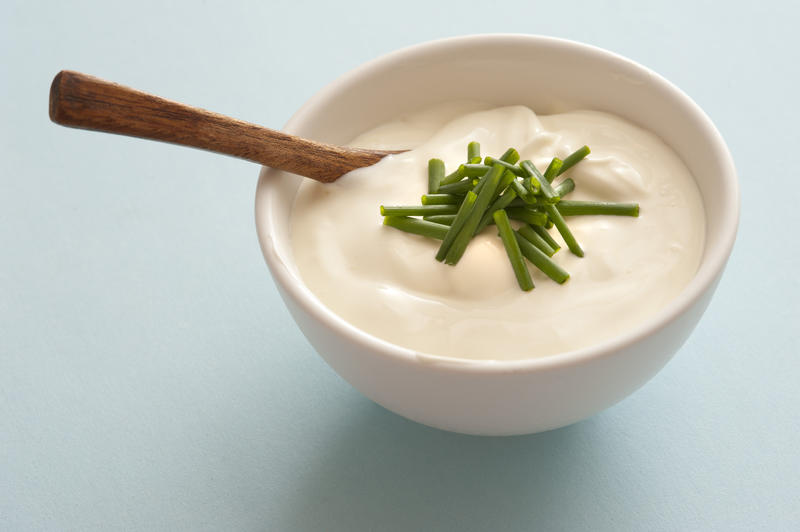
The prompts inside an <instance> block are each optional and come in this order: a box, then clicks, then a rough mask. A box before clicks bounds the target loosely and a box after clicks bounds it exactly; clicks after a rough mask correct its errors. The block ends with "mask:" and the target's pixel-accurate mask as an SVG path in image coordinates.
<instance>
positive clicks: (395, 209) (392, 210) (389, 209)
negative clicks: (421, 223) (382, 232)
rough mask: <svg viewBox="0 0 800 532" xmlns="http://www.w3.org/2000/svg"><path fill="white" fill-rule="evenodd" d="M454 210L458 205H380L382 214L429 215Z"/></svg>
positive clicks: (447, 212) (456, 209)
mask: <svg viewBox="0 0 800 532" xmlns="http://www.w3.org/2000/svg"><path fill="white" fill-rule="evenodd" d="M456 212H458V205H381V215H383V216H429V215H432V214H455V213H456Z"/></svg>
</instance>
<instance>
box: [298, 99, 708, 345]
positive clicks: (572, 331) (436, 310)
mask: <svg viewBox="0 0 800 532" xmlns="http://www.w3.org/2000/svg"><path fill="white" fill-rule="evenodd" d="M472 140H476V141H478V142H480V143H481V154H482V155H492V156H495V157H499V156H500V155H501V154H502V153H503V152H504V151H505V150H506V148H508V147H510V146H513V147H516V148H517V149H518V150H519V152H520V155H521V156H522V158H523V159H531V160H532V161H533V162H534V164H536V165H537V167H538V168H539V169H540V170H544V169H545V168H546V166H547V164H548V163H549V161H550V159H551V158H552V157H554V156H558V157H561V158H564V157H565V156H567V155H568V154H570V153H571V152H572V151H574V150H575V149H577V148H579V147H580V146H582V145H584V144H586V145H588V146H589V147H590V148H591V150H592V153H591V155H589V157H588V158H586V159H585V160H584V161H582V162H581V163H579V164H578V165H577V166H575V167H574V168H573V169H571V170H569V171H568V172H566V173H565V174H564V175H563V176H562V177H561V178H559V179H558V180H557V181H556V182H559V181H560V180H562V179H564V178H566V177H572V178H573V180H574V181H575V184H576V186H575V191H574V192H572V193H571V194H569V195H568V196H567V198H568V199H580V200H601V201H615V202H616V201H619V202H638V203H639V205H640V216H639V217H638V218H629V217H618V216H572V217H568V218H567V219H566V220H567V223H568V224H569V226H570V228H571V229H572V232H573V233H574V235H575V236H576V238H577V240H578V242H579V243H580V244H581V246H582V247H583V250H584V251H585V254H586V256H585V257H584V258H579V257H576V256H575V255H573V254H571V253H570V252H569V250H568V249H567V248H566V245H565V244H564V243H563V240H562V239H561V237H560V235H559V234H558V232H557V231H556V230H555V229H552V230H551V231H550V233H551V234H552V235H553V237H554V238H555V239H556V240H557V241H558V242H559V244H561V245H562V249H561V250H560V251H559V252H558V253H556V255H555V256H554V257H553V260H555V261H556V262H557V263H559V264H560V265H561V266H562V267H564V268H565V269H566V270H567V271H568V272H569V273H570V275H571V277H570V279H569V280H568V281H567V282H566V283H565V284H563V285H559V284H557V283H555V282H553V281H552V280H550V279H549V278H547V277H546V276H545V275H544V274H542V273H541V272H540V271H539V270H537V269H536V268H535V267H534V266H533V265H531V264H528V266H529V270H530V272H531V275H532V278H533V280H534V283H535V284H536V288H535V289H534V290H532V291H531V292H523V291H522V290H520V288H519V286H518V284H517V281H516V278H515V277H514V273H513V271H512V269H511V266H510V264H509V262H508V258H507V256H506V253H505V250H504V248H503V244H502V242H501V240H500V239H499V238H498V237H497V230H496V228H495V227H494V226H489V227H488V228H487V229H485V230H484V232H483V233H481V234H480V235H478V236H477V237H476V238H475V239H474V240H473V241H472V242H471V243H470V245H469V247H468V248H467V251H466V253H465V254H464V257H463V258H462V259H461V261H460V262H459V263H458V264H457V265H456V266H447V265H444V264H442V263H440V262H437V261H436V260H435V259H434V255H435V254H436V251H437V249H438V247H439V244H440V242H439V241H437V240H432V239H427V238H424V237H421V236H417V235H412V234H408V233H404V232H402V231H398V230H397V229H394V228H391V227H386V226H384V225H382V217H381V216H380V213H379V205H381V204H385V205H418V204H419V202H420V195H422V194H423V193H425V191H426V189H427V179H428V178H427V161H428V159H430V158H432V157H438V158H441V159H443V160H444V162H445V164H446V168H447V172H451V171H453V170H455V169H456V168H457V166H458V164H460V163H463V162H464V159H465V158H466V145H467V143H468V142H469V141H472ZM351 145H353V146H360V147H365V148H377V149H381V148H385V149H400V148H413V149H412V150H411V151H409V152H406V153H402V154H399V155H393V156H389V157H387V158H385V159H384V160H382V161H381V162H379V163H378V164H376V165H374V166H371V167H369V168H363V169H359V170H356V171H354V172H351V173H350V174H348V175H346V176H344V177H342V178H341V179H339V180H338V181H337V182H336V183H334V184H320V183H317V182H314V181H312V180H305V181H304V182H303V184H302V186H301V187H300V190H299V192H298V196H297V199H296V202H295V205H294V209H293V212H292V245H293V251H294V255H295V260H296V263H297V266H298V268H299V271H300V274H301V276H302V278H303V280H304V281H305V283H306V284H307V285H308V287H309V288H310V289H311V291H312V292H314V294H316V296H317V297H318V298H319V299H320V300H321V301H322V302H323V303H324V304H325V305H326V306H328V307H329V308H330V309H331V310H332V311H333V312H335V313H336V314H338V315H339V316H341V317H342V318H344V319H345V320H347V321H348V322H350V323H352V324H353V325H355V326H356V327H358V328H359V329H362V330H364V331H366V332H367V333H369V334H372V335H374V336H376V337H378V338H382V339H384V340H387V341H389V342H392V343H394V344H397V345H400V346H404V347H407V348H410V349H413V350H416V351H418V352H421V353H426V354H431V355H441V356H447V357H457V358H471V359H524V358H534V357H542V356H547V355H552V354H555V353H561V352H566V351H571V350H574V349H579V348H582V347H587V346H590V345H592V344H595V343H597V342H599V341H602V340H606V339H609V338H612V337H614V336H617V335H619V334H620V333H623V332H624V331H627V330H630V329H631V328H633V327H635V326H637V325H638V324H640V323H642V322H643V321H644V320H646V319H647V318H648V317H650V316H652V315H653V314H655V313H656V312H657V311H659V310H660V309H661V308H663V307H664V306H665V305H666V304H667V303H668V302H669V301H670V300H671V299H672V298H674V297H675V296H676V295H677V294H678V293H679V292H680V291H681V290H682V289H683V287H684V286H685V285H686V284H687V283H688V281H689V280H690V279H691V278H692V276H693V275H694V273H695V271H696V270H697V267H698V265H699V262H700V256H701V253H702V251H703V240H704V233H705V217H704V212H703V207H702V203H701V199H700V193H699V191H698V189H697V186H696V185H695V182H694V180H693V179H692V176H691V174H690V173H689V170H688V169H687V168H686V166H685V165H684V164H683V162H682V161H681V160H680V158H679V157H678V156H677V155H676V154H675V152H673V151H672V149H670V147H669V146H667V145H666V144H664V142H663V141H661V140H660V139H659V138H658V137H656V136H655V135H653V134H652V133H649V132H648V131H645V130H643V129H641V128H639V127H637V126H635V125H633V124H631V123H629V122H627V121H625V120H622V119H620V118H618V117H615V116H612V115H609V114H605V113H599V112H593V111H576V112H569V113H563V114H556V115H549V116H537V115H535V114H534V112H533V111H531V110H530V109H528V108H527V107H522V106H513V107H503V108H498V109H487V108H486V106H482V105H479V104H475V103H451V104H448V105H445V106H440V107H436V108H433V109H428V110H425V111H424V112H420V113H417V114H414V115H411V116H406V117H403V118H401V119H398V120H396V121H394V122H391V123H388V124H385V125H382V126H380V127H378V128H375V129H373V130H371V131H368V132H366V133H364V134H363V135H361V136H359V137H358V138H356V139H354V140H353V142H352V143H351Z"/></svg>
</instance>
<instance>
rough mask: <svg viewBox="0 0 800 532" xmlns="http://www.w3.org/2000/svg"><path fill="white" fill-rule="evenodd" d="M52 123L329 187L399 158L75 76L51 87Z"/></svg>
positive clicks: (66, 74)
mask: <svg viewBox="0 0 800 532" xmlns="http://www.w3.org/2000/svg"><path fill="white" fill-rule="evenodd" d="M50 119H51V120H52V121H53V122H55V123H57V124H61V125H62V126H68V127H76V128H81V129H91V130H94V131H104V132H106V133H117V134H120V135H128V136H132V137H141V138H145V139H151V140H160V141H163V142H171V143H173V144H180V145H183V146H191V147H194V148H201V149H204V150H209V151H213V152H217V153H223V154H225V155H232V156H234V157H239V158H242V159H247V160H249V161H253V162H256V163H260V164H263V165H265V166H270V167H272V168H277V169H279V170H286V171H287V172H292V173H294V174H298V175H302V176H305V177H310V178H311V179H316V180H317V181H322V182H323V183H330V182H332V181H335V180H336V179H338V178H339V177H341V176H342V175H343V174H346V173H347V172H349V171H351V170H354V169H356V168H361V167H364V166H370V165H372V164H375V163H376V162H378V161H380V160H381V159H382V158H383V157H385V156H386V155H389V154H390V153H399V152H398V151H378V150H364V149H359V148H346V147H343V146H334V145H332V144H324V143H321V142H315V141H313V140H308V139H303V138H300V137H296V136H294V135H289V134H286V133H282V132H280V131H276V130H274V129H269V128H265V127H261V126H257V125H255V124H250V123H248V122H243V121H241V120H236V119H235V118H230V117H227V116H224V115H221V114H217V113H212V112H210V111H206V110H204V109H199V108H197V107H191V106H188V105H184V104H181V103H178V102H173V101H171V100H166V99H164V98H159V97H158V96H154V95H152V94H147V93H145V92H141V91H137V90H135V89H131V88H129V87H124V86H122V85H118V84H116V83H112V82H110V81H105V80H102V79H99V78H95V77H93V76H88V75H86V74H81V73H80V72H72V71H69V70H62V71H61V72H59V73H58V74H57V75H56V77H55V78H54V79H53V84H52V85H51V86H50Z"/></svg>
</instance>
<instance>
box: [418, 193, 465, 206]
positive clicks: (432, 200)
mask: <svg viewBox="0 0 800 532" xmlns="http://www.w3.org/2000/svg"><path fill="white" fill-rule="evenodd" d="M421 201H422V204H423V205H458V204H460V203H461V198H460V197H458V196H455V195H453V194H423V195H422V198H421Z"/></svg>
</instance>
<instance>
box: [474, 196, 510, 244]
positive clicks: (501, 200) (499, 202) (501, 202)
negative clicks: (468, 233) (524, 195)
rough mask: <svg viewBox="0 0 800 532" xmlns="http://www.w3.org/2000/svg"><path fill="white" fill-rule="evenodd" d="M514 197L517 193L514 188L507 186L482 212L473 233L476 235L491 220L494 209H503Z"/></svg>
mask: <svg viewBox="0 0 800 532" xmlns="http://www.w3.org/2000/svg"><path fill="white" fill-rule="evenodd" d="M516 197H517V193H516V192H515V191H514V189H511V188H509V189H507V190H506V191H505V192H503V193H502V194H501V195H500V197H498V198H497V199H496V200H494V202H493V203H492V204H491V205H490V206H489V208H488V209H487V210H486V212H485V213H483V217H482V218H481V221H480V223H478V227H477V228H476V229H475V234H476V235H477V234H478V233H480V232H481V231H483V230H484V229H485V228H486V226H487V225H489V224H490V223H491V222H492V215H493V214H494V213H495V211H499V210H500V209H505V208H506V207H508V205H509V204H510V203H511V202H512V201H514V198H516Z"/></svg>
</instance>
